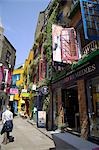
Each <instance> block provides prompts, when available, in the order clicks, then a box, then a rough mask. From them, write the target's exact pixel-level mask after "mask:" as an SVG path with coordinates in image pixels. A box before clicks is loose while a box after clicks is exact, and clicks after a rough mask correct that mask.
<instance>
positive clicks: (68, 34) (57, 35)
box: [52, 24, 78, 64]
mask: <svg viewBox="0 0 99 150" xmlns="http://www.w3.org/2000/svg"><path fill="white" fill-rule="evenodd" d="M52 47H53V61H56V62H63V63H69V64H71V63H72V62H73V61H75V60H78V44H77V40H76V32H75V29H74V28H73V27H71V28H63V27H62V26H58V25H55V24H53V25H52Z"/></svg>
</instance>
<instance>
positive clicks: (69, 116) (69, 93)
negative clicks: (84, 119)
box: [62, 87, 80, 132]
mask: <svg viewBox="0 0 99 150" xmlns="http://www.w3.org/2000/svg"><path fill="white" fill-rule="evenodd" d="M62 93H63V94H62V102H63V107H64V112H65V113H64V122H65V123H67V124H68V127H69V128H71V129H72V130H74V131H77V132H80V121H79V105H78V92H77V87H75V88H70V89H66V90H63V92H62Z"/></svg>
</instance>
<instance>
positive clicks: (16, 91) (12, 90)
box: [10, 88, 18, 94]
mask: <svg viewBox="0 0 99 150" xmlns="http://www.w3.org/2000/svg"><path fill="white" fill-rule="evenodd" d="M10 94H18V89H17V88H10Z"/></svg>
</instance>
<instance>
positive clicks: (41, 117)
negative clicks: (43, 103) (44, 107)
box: [37, 111, 46, 128]
mask: <svg viewBox="0 0 99 150" xmlns="http://www.w3.org/2000/svg"><path fill="white" fill-rule="evenodd" d="M37 121H38V122H37V123H38V127H43V128H45V127H46V111H38V120H37Z"/></svg>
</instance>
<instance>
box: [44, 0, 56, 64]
mask: <svg viewBox="0 0 99 150" xmlns="http://www.w3.org/2000/svg"><path fill="white" fill-rule="evenodd" d="M52 10H53V12H51V15H50V17H49V19H48V23H47V26H46V31H45V32H46V41H45V43H44V49H45V52H46V56H47V61H48V62H49V63H50V62H51V61H52V60H51V56H52V24H54V23H55V22H56V16H57V13H56V10H57V5H56V2H55V3H54V5H53V9H52Z"/></svg>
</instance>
